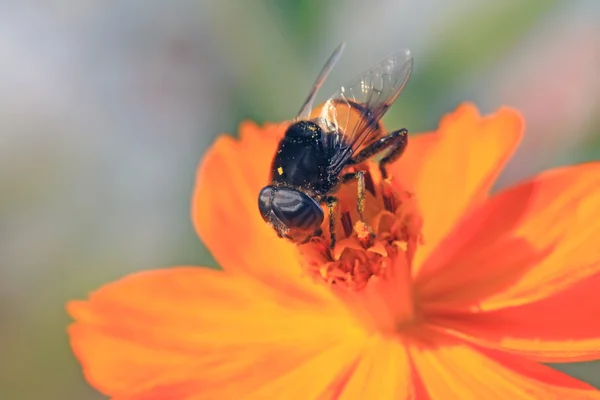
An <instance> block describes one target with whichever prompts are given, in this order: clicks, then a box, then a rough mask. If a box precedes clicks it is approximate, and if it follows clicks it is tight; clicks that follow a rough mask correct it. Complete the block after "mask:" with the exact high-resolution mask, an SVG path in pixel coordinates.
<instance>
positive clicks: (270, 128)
mask: <svg viewBox="0 0 600 400" xmlns="http://www.w3.org/2000/svg"><path fill="white" fill-rule="evenodd" d="M521 131H522V122H521V118H520V117H519V115H518V114H517V113H516V112H515V111H512V110H510V109H501V110H500V111H498V112H497V113H495V114H494V115H492V116H488V117H481V116H479V115H478V113H477V110H476V109H475V107H474V106H472V105H468V104H467V105H463V106H461V107H460V108H459V109H458V110H457V111H455V112H454V113H452V114H450V115H448V116H446V117H445V118H444V119H443V120H442V122H441V124H440V127H439V129H438V131H437V132H434V133H429V134H424V135H418V136H413V137H412V138H411V142H410V144H409V146H408V150H407V152H406V154H405V156H403V157H402V158H401V159H400V161H398V162H397V163H395V164H394V165H392V166H391V168H390V174H391V176H392V178H391V179H390V180H384V181H382V180H381V178H380V177H379V176H378V175H377V173H375V171H376V170H377V169H376V168H371V167H372V165H366V166H364V168H367V169H369V171H370V178H371V183H370V184H369V187H370V194H369V195H368V197H367V199H366V206H367V209H366V220H367V223H368V224H369V225H370V227H371V228H372V229H373V230H375V232H377V238H376V239H375V240H371V239H370V237H369V235H365V232H366V230H365V226H364V225H361V224H360V223H356V218H355V217H356V216H355V215H353V209H354V207H355V201H356V194H355V192H354V190H356V187H347V188H343V189H342V192H341V194H340V197H341V203H340V206H341V210H342V216H343V219H344V220H345V222H344V223H343V224H342V223H339V224H338V228H339V232H343V233H344V235H341V236H346V238H345V239H341V240H340V241H339V242H338V245H337V247H336V249H335V251H334V252H333V254H332V253H329V252H328V250H327V246H326V244H327V240H315V241H313V242H310V243H308V244H305V245H302V246H300V247H297V246H295V245H292V244H290V243H288V242H287V241H285V240H283V239H279V238H277V237H276V235H275V233H274V232H273V230H272V229H271V227H269V226H268V225H267V224H265V223H264V221H263V220H262V219H261V217H260V215H259V213H258V210H257V194H258V192H259V191H260V189H261V187H262V186H263V185H265V184H266V183H267V179H268V170H269V164H270V162H271V159H272V157H273V153H274V150H275V146H276V144H277V141H278V138H280V137H281V135H282V133H283V131H282V128H281V127H277V126H275V125H267V126H265V127H262V128H260V127H258V126H256V125H254V124H252V123H244V124H243V125H242V126H241V138H240V139H239V140H235V139H233V138H231V137H228V136H223V137H221V138H220V139H218V140H217V142H216V143H215V144H214V146H213V147H212V149H211V150H209V151H208V153H207V154H206V157H205V159H204V161H203V162H202V164H201V167H200V170H199V173H198V182H197V186H196V190H195V194H194V198H193V207H192V215H193V221H194V224H195V227H196V229H197V231H198V234H199V235H200V237H201V238H202V240H203V241H204V242H205V243H206V245H207V246H208V248H209V249H210V250H211V251H212V253H213V255H214V257H215V259H216V260H217V261H218V262H219V264H220V265H221V266H222V267H223V270H224V271H215V270H210V269H207V268H197V267H177V268H171V269H165V270H156V271H148V272H143V273H138V274H134V275H131V276H129V277H126V278H124V279H122V280H120V281H118V282H115V283H111V284H109V285H106V286H104V287H102V288H101V289H99V290H98V291H96V292H95V293H93V294H92V295H91V297H90V299H89V300H86V301H76V302H71V303H70V304H69V306H68V309H69V312H70V313H71V315H72V316H73V317H74V318H75V320H76V322H75V323H74V324H73V325H72V326H71V327H70V328H69V334H70V337H71V344H72V347H73V350H74V352H75V354H76V356H77V358H78V359H79V360H80V362H81V363H82V365H83V371H84V373H85V376H86V378H87V379H88V381H89V382H90V383H91V384H92V385H93V386H94V387H96V388H97V389H98V390H100V391H101V392H103V393H105V394H107V395H109V396H112V398H113V399H119V400H125V399H127V400H142V399H144V400H149V399H155V400H158V399H239V398H244V399H246V398H249V399H317V398H319V399H328V398H342V399H443V400H451V399H503V400H505V399H536V400H537V399H600V392H598V391H596V390H595V389H594V388H592V387H591V386H589V385H587V384H585V383H583V382H580V381H578V380H576V379H573V378H571V377H569V376H567V375H564V374H562V373H559V372H557V371H555V370H553V369H551V368H549V367H546V366H544V365H541V364H539V362H571V361H583V360H592V359H598V358H600V318H598V316H599V315H600V302H599V301H596V300H595V299H597V298H598V295H597V293H598V291H599V290H600V246H599V245H598V243H599V241H600V226H599V225H598V223H597V220H598V215H599V213H600V163H590V164H585V165H579V166H574V167H565V168H559V169H556V170H553V171H549V172H546V173H543V174H540V175H538V176H536V177H534V178H533V179H531V180H528V181H525V182H523V183H521V184H519V185H517V186H515V187H512V188H509V189H506V190H504V191H502V192H500V193H498V194H494V195H490V188H491V186H492V184H493V182H494V180H495V179H496V177H497V176H498V174H499V172H500V171H501V169H502V167H503V165H504V164H505V162H506V161H507V160H508V159H509V157H510V156H511V154H512V153H513V151H514V149H515V147H516V146H517V144H518V142H519V140H520V138H521ZM353 222H354V223H353ZM325 225H326V224H325ZM324 237H325V238H326V237H327V234H326V233H325V234H324ZM365 248H366V249H365Z"/></svg>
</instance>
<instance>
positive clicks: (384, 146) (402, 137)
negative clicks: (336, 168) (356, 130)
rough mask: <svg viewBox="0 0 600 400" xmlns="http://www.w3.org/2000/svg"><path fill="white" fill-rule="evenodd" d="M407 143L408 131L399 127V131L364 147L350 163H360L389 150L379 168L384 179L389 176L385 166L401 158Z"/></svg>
mask: <svg viewBox="0 0 600 400" xmlns="http://www.w3.org/2000/svg"><path fill="white" fill-rule="evenodd" d="M407 144H408V131H407V130H406V129H404V128H402V129H398V130H397V131H394V132H391V133H389V134H387V135H386V136H384V137H382V138H381V139H379V140H378V141H376V142H375V143H373V144H371V145H369V146H368V147H366V148H364V149H363V150H362V151H361V152H359V153H358V154H357V155H355V156H354V157H353V158H352V159H351V160H350V163H349V164H350V165H355V164H360V163H361V162H363V161H365V160H367V159H369V158H371V157H373V156H374V155H376V154H379V153H381V152H382V151H384V150H389V151H388V153H387V154H386V155H385V156H384V157H383V158H382V159H381V161H379V170H380V171H381V177H382V178H383V179H386V178H387V177H388V173H387V170H386V168H385V167H386V165H387V164H390V163H392V162H394V161H396V160H397V159H398V158H400V156H401V155H402V153H403V152H404V149H405V148H406V145H407Z"/></svg>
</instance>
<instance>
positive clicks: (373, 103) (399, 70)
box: [258, 43, 413, 248]
mask: <svg viewBox="0 0 600 400" xmlns="http://www.w3.org/2000/svg"><path fill="white" fill-rule="evenodd" d="M344 45H345V44H344V43H342V44H341V45H340V46H339V47H338V48H337V49H335V50H334V52H333V54H332V55H331V56H330V57H329V59H328V60H327V62H326V63H325V66H324V67H323V69H322V70H321V72H320V74H319V76H318V77H317V79H316V81H315V83H314V85H313V86H312V89H311V91H310V93H309V95H308V97H307V99H306V101H305V102H304V104H303V106H302V108H301V109H300V112H299V113H298V116H297V117H296V119H295V120H294V121H293V122H292V124H291V125H290V126H289V127H288V128H287V130H286V132H285V136H284V137H283V138H282V139H281V141H280V142H279V146H278V148H277V153H276V154H275V156H274V158H273V162H272V165H271V176H270V180H271V183H270V184H269V185H268V186H265V187H264V188H263V189H262V190H261V191H260V194H259V196H258V208H259V211H260V213H261V215H262V218H263V219H264V220H265V221H266V222H267V223H269V224H270V225H271V226H272V227H273V229H274V230H275V232H276V233H277V235H278V236H279V237H281V238H287V239H289V240H291V241H292V242H295V243H306V242H307V241H309V240H310V239H311V238H312V237H314V236H319V235H321V234H322V230H321V224H322V222H323V220H324V217H325V216H324V212H323V208H322V207H321V205H326V206H327V209H328V212H329V231H330V243H329V245H330V248H333V247H334V245H335V241H336V236H335V223H336V205H337V202H338V200H337V198H336V196H335V194H336V192H337V189H338V187H339V186H340V185H342V184H344V183H348V182H350V181H353V180H356V181H357V184H358V201H357V210H358V214H359V217H360V218H361V220H363V222H364V217H363V211H364V202H365V175H364V171H357V172H349V171H348V167H350V166H353V165H357V164H360V163H362V162H364V161H365V160H367V159H370V158H372V157H374V156H376V155H380V154H381V155H383V157H382V158H381V159H380V161H379V168H380V171H381V174H382V177H383V178H386V177H387V171H386V165H387V164H389V163H391V162H393V161H395V160H396V159H398V158H399V157H400V156H401V155H402V152H403V151H404V149H405V147H406V144H407V140H408V131H407V130H406V129H404V128H403V129H399V130H396V131H393V132H390V133H386V132H384V131H383V128H382V126H381V124H380V120H381V118H382V117H383V115H384V114H385V113H386V112H387V110H388V109H389V108H390V106H391V105H392V103H393V102H394V101H395V100H396V98H397V97H398V95H399V94H400V92H401V91H402V89H403V88H404V86H405V84H406V82H407V80H408V77H409V75H410V72H411V70H412V65H413V61H412V57H411V55H410V52H409V51H408V50H404V51H401V52H397V53H394V54H392V55H390V56H388V57H386V58H384V59H382V60H381V61H379V62H378V63H377V64H375V65H373V66H372V67H371V68H369V69H367V70H366V71H364V72H363V73H362V74H360V75H359V76H358V77H357V78H356V79H354V80H352V81H350V82H348V83H347V84H346V85H344V86H342V87H341V88H340V89H339V90H338V91H337V92H336V93H335V94H334V95H333V96H331V97H330V98H329V99H328V100H326V101H325V102H324V103H323V104H322V105H321V106H319V107H317V108H315V109H312V105H313V102H314V99H315V96H316V94H317V92H318V90H319V89H320V87H321V86H322V84H323V82H324V81H325V79H326V78H327V75H329V73H330V72H331V70H332V68H333V66H334V64H335V63H336V61H337V60H338V58H339V56H340V54H341V53H342V50H343V48H344Z"/></svg>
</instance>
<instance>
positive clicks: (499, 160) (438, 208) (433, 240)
mask: <svg viewBox="0 0 600 400" xmlns="http://www.w3.org/2000/svg"><path fill="white" fill-rule="evenodd" d="M522 130H523V121H522V119H521V117H520V115H519V114H518V113H517V112H516V111H514V110H512V109H509V108H501V109H500V110H499V111H497V112H496V113H495V114H493V115H491V116H487V117H481V116H480V115H479V113H478V111H477V109H476V108H475V106H474V105H472V104H468V103H467V104H463V105H461V106H460V107H459V108H458V109H457V110H456V111H454V112H453V113H452V114H449V115H447V116H446V117H444V118H443V119H442V121H441V122H440V126H439V129H438V131H437V134H436V136H437V140H436V139H430V138H428V137H427V136H426V139H424V140H426V141H427V142H425V141H424V143H423V145H421V143H418V140H419V138H418V137H417V138H416V139H415V142H417V144H418V146H417V149H416V150H415V156H411V155H410V153H411V146H413V143H412V142H411V143H410V144H409V146H408V148H407V154H406V156H407V157H406V159H405V160H402V158H404V157H402V158H401V159H400V161H399V162H398V163H396V165H395V166H394V170H393V171H392V172H393V173H394V174H395V175H396V176H397V177H398V178H399V180H400V181H401V182H402V183H403V184H404V182H407V183H406V184H407V185H408V187H409V189H411V187H412V190H413V191H414V193H415V194H416V196H417V199H418V202H419V206H420V208H421V213H422V215H423V220H424V221H423V223H424V225H423V232H422V233H423V237H424V239H425V245H424V246H421V247H420V248H419V251H418V252H417V254H416V258H415V262H414V263H415V265H414V271H415V273H418V270H419V267H420V265H421V264H422V262H423V261H424V260H425V259H426V258H427V256H428V255H429V254H430V253H431V252H432V251H433V250H434V249H435V248H436V246H437V244H438V243H439V242H440V240H442V239H443V238H444V237H445V236H446V235H447V234H448V233H449V232H450V231H451V229H452V228H453V226H454V225H455V224H456V223H457V222H458V220H459V219H460V218H461V217H462V216H463V214H464V213H465V212H466V211H467V210H469V209H470V208H471V207H473V206H474V205H476V204H478V203H480V202H482V201H483V200H484V199H485V198H486V196H487V194H488V192H489V190H490V188H491V186H492V184H493V183H494V181H495V180H496V178H497V176H498V175H499V173H500V172H501V170H502V168H503V167H504V164H505V163H506V162H507V161H508V159H509V158H510V157H511V155H512V154H513V152H514V150H515V148H516V146H517V145H518V143H519V141H520V139H521V133H522ZM423 147H426V148H427V151H426V152H425V154H422V155H421V154H419V153H422V151H421V150H422V148H423ZM417 156H420V157H421V159H418V157H417ZM411 182H414V183H412V185H411Z"/></svg>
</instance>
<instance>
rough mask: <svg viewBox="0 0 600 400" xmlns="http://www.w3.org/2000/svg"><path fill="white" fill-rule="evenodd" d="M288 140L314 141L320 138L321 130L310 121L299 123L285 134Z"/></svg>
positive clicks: (293, 125)
mask: <svg viewBox="0 0 600 400" xmlns="http://www.w3.org/2000/svg"><path fill="white" fill-rule="evenodd" d="M285 136H286V137H287V138H289V139H299V140H311V141H312V140H315V139H318V138H320V137H321V128H320V127H319V125H317V124H315V123H314V122H312V121H299V122H296V123H295V124H292V125H291V126H290V127H289V128H288V130H287V131H286V132H285Z"/></svg>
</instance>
